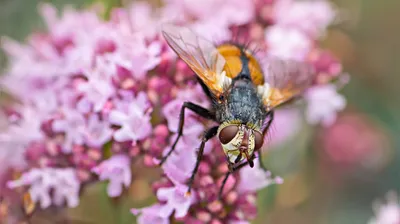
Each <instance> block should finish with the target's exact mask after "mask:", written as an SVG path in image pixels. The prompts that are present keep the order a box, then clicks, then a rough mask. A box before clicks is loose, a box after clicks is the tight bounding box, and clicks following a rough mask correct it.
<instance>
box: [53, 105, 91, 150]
mask: <svg viewBox="0 0 400 224" xmlns="http://www.w3.org/2000/svg"><path fill="white" fill-rule="evenodd" d="M63 114H64V118H63V119H59V120H55V121H54V122H53V126H52V128H53V130H54V131H55V132H63V133H65V142H64V147H63V151H64V152H65V153H70V152H71V151H72V147H73V145H74V144H76V145H82V144H83V143H84V131H85V117H84V116H83V115H82V114H81V113H80V112H79V111H76V110H72V109H68V108H65V109H64V113H63Z"/></svg>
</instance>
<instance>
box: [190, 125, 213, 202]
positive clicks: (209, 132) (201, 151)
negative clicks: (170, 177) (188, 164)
mask: <svg viewBox="0 0 400 224" xmlns="http://www.w3.org/2000/svg"><path fill="white" fill-rule="evenodd" d="M217 132H218V126H215V127H212V128H210V129H208V130H207V131H206V133H205V134H204V137H203V139H202V140H201V144H200V148H199V152H198V154H197V160H196V165H195V167H194V169H193V172H192V176H191V177H190V179H189V183H188V191H187V193H188V194H190V191H191V189H192V185H193V181H194V177H195V175H196V173H197V170H198V169H199V165H200V161H201V159H202V158H203V154H204V146H205V145H206V142H207V141H208V140H210V139H211V138H212V137H214V136H215V135H216V134H217Z"/></svg>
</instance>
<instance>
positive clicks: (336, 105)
mask: <svg viewBox="0 0 400 224" xmlns="http://www.w3.org/2000/svg"><path fill="white" fill-rule="evenodd" d="M305 99H306V100H307V109H306V110H307V111H306V115H307V121H308V122H309V123H311V124H317V123H322V124H323V125H325V126H328V125H332V124H333V123H334V122H335V120H336V112H337V111H341V110H343V109H344V108H345V106H346V99H345V98H344V97H343V96H342V95H340V94H338V93H337V91H336V88H335V86H334V85H330V84H328V85H320V86H314V87H312V88H310V89H309V90H308V91H307V92H306V94H305Z"/></svg>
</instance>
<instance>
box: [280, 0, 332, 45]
mask: <svg viewBox="0 0 400 224" xmlns="http://www.w3.org/2000/svg"><path fill="white" fill-rule="evenodd" d="M335 14H336V12H335V10H334V9H333V6H332V5H331V3H330V2H328V1H325V0H317V1H294V0H279V1H276V3H275V6H274V16H275V23H276V24H277V25H279V26H285V27H292V28H296V29H299V30H301V31H303V32H305V33H306V34H308V35H310V36H311V37H319V36H321V35H323V34H324V31H325V30H326V28H327V27H328V25H329V24H331V23H332V22H333V20H334V19H335Z"/></svg>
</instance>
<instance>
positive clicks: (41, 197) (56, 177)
mask: <svg viewBox="0 0 400 224" xmlns="http://www.w3.org/2000/svg"><path fill="white" fill-rule="evenodd" d="M24 185H29V186H30V188H29V193H30V196H31V198H32V200H33V201H34V202H40V206H41V208H42V209H45V208H48V207H49V206H50V205H51V204H52V203H53V204H55V205H57V206H60V205H62V204H63V203H64V202H66V203H67V205H68V207H76V206H78V204H79V188H80V183H79V181H78V179H77V177H76V174H75V170H74V169H72V168H65V169H61V168H41V169H37V168H34V169H31V170H30V171H28V172H26V173H24V174H23V175H22V177H21V178H20V179H19V180H14V181H9V182H8V183H7V186H8V187H9V188H17V187H20V186H24ZM51 190H53V192H54V193H53V199H52V198H51V196H50V191H51ZM52 201H53V202H52Z"/></svg>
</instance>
